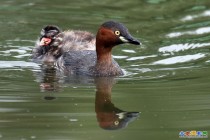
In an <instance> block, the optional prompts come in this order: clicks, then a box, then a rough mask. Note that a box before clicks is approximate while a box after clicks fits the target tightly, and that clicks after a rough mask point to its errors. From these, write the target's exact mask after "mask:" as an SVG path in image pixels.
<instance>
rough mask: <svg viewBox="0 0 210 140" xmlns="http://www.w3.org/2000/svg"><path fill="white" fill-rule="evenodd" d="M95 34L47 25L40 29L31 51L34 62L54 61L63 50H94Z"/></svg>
mask: <svg viewBox="0 0 210 140" xmlns="http://www.w3.org/2000/svg"><path fill="white" fill-rule="evenodd" d="M95 40H96V39H95V35H93V34H92V33H90V32H87V31H78V30H68V31H64V32H61V30H60V29H59V28H58V27H57V26H54V25H48V26H46V27H44V28H43V29H42V30H41V37H40V38H39V39H38V40H37V42H36V44H35V48H34V49H33V51H32V60H33V61H35V62H55V61H56V60H57V59H58V58H59V57H60V56H61V55H62V54H63V53H64V52H68V51H77V50H95Z"/></svg>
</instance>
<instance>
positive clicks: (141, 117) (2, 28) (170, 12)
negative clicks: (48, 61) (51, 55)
mask: <svg viewBox="0 0 210 140" xmlns="http://www.w3.org/2000/svg"><path fill="white" fill-rule="evenodd" d="M0 19H1V20H0V32H1V34H0V139H3V140H31V139H37V140H98V139H100V140H128V139H130V140H139V139H143V140H154V139H156V140H178V139H180V138H179V132H180V131H191V130H196V131H207V132H208V133H210V118H209V116H210V102H209V99H210V94H209V91H210V86H209V85H210V75H209V74H210V72H209V69H210V53H209V47H210V1H209V0H174V1H172V0H132V1H128V0H121V1H114V0H104V1H95V0H90V1H80V0H77V1H76V0H75V1H69V0H59V1H56V0H35V1H33V2H29V1H28V0H1V1H0ZM110 19H112V20H116V21H120V22H122V23H124V24H125V25H126V26H127V27H128V29H129V30H130V33H131V34H132V35H133V36H134V37H136V38H138V39H139V40H141V42H142V44H143V45H142V46H140V47H138V46H132V45H127V44H126V45H121V46H118V47H116V48H114V50H113V55H114V58H115V59H116V61H117V62H118V63H119V65H120V66H121V67H122V68H123V69H124V70H125V71H126V75H125V76H122V77H118V78H115V79H113V78H99V79H98V78H97V79H87V78H86V77H64V76H62V75H55V73H54V71H53V70H51V69H47V70H46V69H45V70H43V69H42V68H40V66H39V65H37V64H35V63H32V62H30V61H29V56H30V53H31V50H32V49H33V47H34V43H35V41H36V39H37V38H38V36H39V33H40V30H41V28H42V27H43V26H44V25H48V24H55V25H58V26H59V27H61V28H62V29H63V30H66V29H79V30H87V31H90V32H93V33H96V31H97V28H98V27H99V26H100V24H102V23H103V22H104V21H107V20H110ZM137 112H140V113H139V114H137ZM120 113H121V114H120ZM122 113H127V118H125V119H121V120H120V119H119V118H120V117H122V116H121V115H122ZM129 113H130V115H129ZM131 114H132V115H131ZM113 129H115V130H113Z"/></svg>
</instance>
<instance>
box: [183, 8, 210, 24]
mask: <svg viewBox="0 0 210 140" xmlns="http://www.w3.org/2000/svg"><path fill="white" fill-rule="evenodd" d="M209 16H210V10H206V11H204V12H203V13H201V14H197V15H187V16H185V17H184V18H182V19H181V21H191V20H194V19H196V18H200V17H209Z"/></svg>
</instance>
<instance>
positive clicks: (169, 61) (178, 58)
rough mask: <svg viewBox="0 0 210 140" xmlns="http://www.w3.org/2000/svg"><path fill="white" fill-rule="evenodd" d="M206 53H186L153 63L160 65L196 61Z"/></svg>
mask: <svg viewBox="0 0 210 140" xmlns="http://www.w3.org/2000/svg"><path fill="white" fill-rule="evenodd" d="M205 56H206V55H205V54H202V53H198V54H194V55H184V56H175V57H171V58H166V59H163V60H159V61H156V62H153V64H155V65H156V64H158V65H171V64H177V63H186V62H190V61H195V60H198V59H201V58H204V57H205Z"/></svg>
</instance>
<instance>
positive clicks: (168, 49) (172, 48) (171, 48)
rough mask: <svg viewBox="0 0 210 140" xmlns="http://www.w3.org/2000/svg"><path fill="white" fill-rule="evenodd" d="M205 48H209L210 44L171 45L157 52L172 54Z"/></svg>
mask: <svg viewBox="0 0 210 140" xmlns="http://www.w3.org/2000/svg"><path fill="white" fill-rule="evenodd" d="M206 46H210V43H196V44H194V43H192V44H190V43H186V44H172V45H169V46H165V47H161V48H159V50H158V51H159V52H162V53H166V52H169V53H173V52H180V51H184V50H189V49H195V48H202V47H206Z"/></svg>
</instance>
